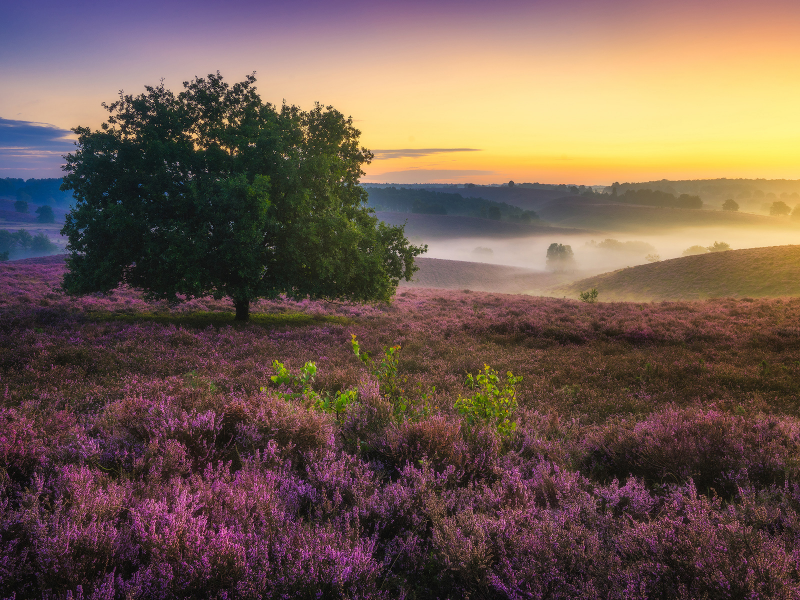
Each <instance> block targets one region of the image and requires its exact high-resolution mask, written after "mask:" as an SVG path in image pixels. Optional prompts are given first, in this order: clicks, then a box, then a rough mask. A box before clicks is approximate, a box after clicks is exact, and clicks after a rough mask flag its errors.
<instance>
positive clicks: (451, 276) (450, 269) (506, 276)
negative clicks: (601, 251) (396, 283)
mask: <svg viewBox="0 0 800 600" xmlns="http://www.w3.org/2000/svg"><path fill="white" fill-rule="evenodd" d="M414 262H415V263H416V264H417V266H418V267H419V271H417V273H416V274H415V275H414V278H413V279H412V280H411V281H410V282H405V281H401V282H400V286H401V287H413V288H439V289H448V290H472V291H481V292H498V293H505V294H521V293H531V292H537V291H543V290H547V289H549V288H552V287H554V286H557V285H563V284H564V283H565V282H566V281H569V280H571V279H575V277H574V276H571V275H570V274H564V273H549V272H545V271H535V270H533V269H523V268H520V267H511V266H508V265H492V264H487V263H477V262H469V261H462V260H443V259H438V258H422V257H420V258H416V259H415V261H414Z"/></svg>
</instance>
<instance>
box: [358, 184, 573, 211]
mask: <svg viewBox="0 0 800 600" xmlns="http://www.w3.org/2000/svg"><path fill="white" fill-rule="evenodd" d="M364 187H365V188H367V190H368V191H370V194H371V193H372V190H374V189H380V188H386V187H387V186H385V185H384V186H377V185H374V184H372V185H370V184H364ZM402 187H404V188H407V189H409V190H428V191H431V192H442V193H448V194H460V195H461V196H464V197H472V198H483V199H484V200H490V201H492V202H501V203H506V204H510V205H512V206H517V207H519V208H522V209H524V210H534V211H535V210H537V207H539V206H541V205H542V204H544V203H545V202H547V201H548V200H553V199H555V198H561V197H562V196H566V195H568V194H569V189H568V187H567V186H566V185H564V186H552V187H549V188H544V189H543V188H529V187H523V186H515V187H507V186H488V185H468V186H467V187H463V186H458V185H441V184H431V185H426V184H416V185H403V186H402Z"/></svg>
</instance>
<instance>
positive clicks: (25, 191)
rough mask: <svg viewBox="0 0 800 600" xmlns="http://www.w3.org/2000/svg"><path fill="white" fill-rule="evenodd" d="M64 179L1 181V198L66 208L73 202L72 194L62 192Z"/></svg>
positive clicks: (8, 179) (9, 179) (11, 179)
mask: <svg viewBox="0 0 800 600" xmlns="http://www.w3.org/2000/svg"><path fill="white" fill-rule="evenodd" d="M61 183H62V179H60V178H52V179H28V180H27V181H26V180H24V179H16V178H12V177H6V178H5V179H0V197H6V198H16V199H17V201H19V202H34V203H36V204H48V205H54V206H62V207H66V206H68V205H69V204H70V203H71V202H72V193H71V192H62V191H61V190H60V189H59V188H60V187H61Z"/></svg>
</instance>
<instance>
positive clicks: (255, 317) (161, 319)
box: [85, 310, 353, 329]
mask: <svg viewBox="0 0 800 600" xmlns="http://www.w3.org/2000/svg"><path fill="white" fill-rule="evenodd" d="M85 315H86V319H87V320H89V321H95V322H98V323H103V322H120V323H158V324H159V325H174V326H176V327H190V328H195V329H205V328H206V327H215V328H217V329H219V328H220V327H226V326H234V327H237V326H238V327H245V326H248V325H258V326H260V327H266V328H274V327H302V326H307V325H321V324H325V323H335V324H338V325H349V324H351V323H352V322H353V320H352V319H350V318H348V317H344V316H339V315H320V314H308V313H303V312H282V313H254V314H252V315H251V317H250V320H249V321H248V322H247V323H243V322H237V321H235V320H234V318H235V316H236V313H234V312H216V311H205V310H198V311H192V312H131V313H121V312H111V311H102V310H90V311H86V313H85Z"/></svg>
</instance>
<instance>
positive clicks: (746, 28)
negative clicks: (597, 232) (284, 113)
mask: <svg viewBox="0 0 800 600" xmlns="http://www.w3.org/2000/svg"><path fill="white" fill-rule="evenodd" d="M498 1H499V2H500V4H498V5H497V6H494V7H491V8H489V7H488V6H487V5H485V4H483V3H478V2H475V1H470V0H464V1H463V2H462V3H461V4H460V5H459V7H458V10H455V8H454V5H453V6H451V5H449V4H448V3H442V4H441V6H440V5H439V4H438V3H437V4H424V5H423V4H419V5H418V6H417V5H415V4H413V3H412V4H411V5H410V8H409V7H405V6H404V5H402V3H400V4H392V5H383V4H380V5H379V4H369V3H366V2H352V3H348V2H344V3H343V5H342V6H341V7H339V8H337V9H336V10H335V11H334V10H332V9H331V11H330V12H329V13H327V15H328V16H327V17H325V18H322V17H320V18H318V19H317V20H314V17H313V15H311V13H309V14H310V15H311V16H309V18H308V19H305V18H300V17H299V16H298V15H299V14H300V13H298V14H294V13H292V10H293V9H291V7H288V8H286V9H285V11H286V14H285V15H283V18H284V20H283V21H281V20H279V19H276V18H271V15H272V11H267V12H265V13H264V14H262V15H261V17H260V18H256V17H254V16H250V17H249V18H248V19H247V20H246V21H244V20H240V21H237V22H236V23H233V22H232V23H228V24H227V25H226V26H227V29H225V28H223V29H221V30H220V31H223V32H224V31H229V32H233V33H229V34H225V35H219V36H217V37H215V36H210V35H205V33H208V32H204V31H202V27H204V26H206V25H204V24H205V23H206V22H207V19H205V18H204V16H203V15H202V14H201V13H200V12H197V14H196V15H195V17H194V18H195V24H196V28H197V29H198V30H197V31H191V32H189V31H188V30H186V31H183V30H181V29H176V30H175V33H174V35H173V36H172V37H167V36H162V35H159V34H158V33H157V32H156V31H155V30H153V31H151V32H149V34H147V35H143V34H142V30H137V29H135V28H133V27H132V28H131V29H130V31H127V32H126V31H125V30H124V28H122V29H120V30H119V31H118V32H115V39H114V44H113V47H112V46H109V45H107V46H104V47H103V48H102V49H103V52H99V51H98V49H97V48H93V47H91V44H92V43H93V42H92V39H93V38H86V40H82V41H81V42H80V43H84V44H88V45H87V46H86V47H85V48H83V49H81V48H78V47H76V48H77V49H76V50H74V51H73V50H71V49H65V50H64V52H65V53H66V54H65V57H66V56H69V60H67V58H63V59H62V60H61V62H58V61H55V60H54V59H52V58H51V56H52V53H50V54H47V55H46V56H45V54H41V56H40V57H39V58H37V59H36V60H34V59H30V61H31V62H25V61H23V60H20V61H14V60H12V61H4V62H3V64H0V76H2V77H3V80H4V82H5V81H8V82H11V83H12V85H9V86H8V87H7V88H6V89H4V92H5V93H4V94H3V95H2V97H0V117H5V118H13V119H20V120H28V121H35V122H45V123H51V124H53V125H56V126H58V127H61V128H64V129H69V128H72V127H75V126H77V125H85V126H91V127H94V128H96V127H99V125H100V123H101V122H102V121H103V120H105V117H106V113H105V111H103V109H102V108H101V107H100V103H101V102H104V101H105V102H110V101H113V100H114V98H115V95H116V91H117V90H119V89H124V90H125V91H126V93H139V92H140V91H141V90H142V89H143V86H144V85H145V84H149V85H156V84H158V81H159V79H160V78H162V77H164V78H165V84H166V85H167V86H168V87H169V88H170V89H172V90H173V91H179V90H180V89H181V82H182V81H184V80H187V79H190V78H191V77H193V76H195V75H203V74H205V73H208V72H213V71H216V70H217V69H219V70H220V71H221V72H222V73H223V75H224V76H225V78H226V79H227V80H228V81H230V82H234V81H237V80H240V79H241V78H242V77H243V76H244V75H245V74H247V73H250V72H252V71H256V72H257V74H258V89H259V92H260V93H261V96H262V98H263V99H264V100H265V101H270V102H273V103H275V104H280V103H281V101H282V100H283V99H284V98H285V99H286V100H287V102H289V103H291V104H297V105H299V106H301V107H302V108H310V107H311V106H312V105H313V103H314V102H315V101H319V102H321V103H323V104H326V105H327V104H331V105H333V106H334V107H336V108H337V109H339V110H340V111H342V112H343V113H345V114H347V115H352V116H353V117H354V118H355V120H356V126H357V127H358V128H359V129H360V130H361V131H362V144H363V145H364V146H365V147H367V148H370V149H373V150H387V151H388V150H397V149H430V148H433V149H458V148H471V149H476V150H478V151H475V152H436V153H428V154H425V153H420V154H421V155H420V156H418V157H416V158H414V157H402V158H388V159H376V160H375V161H373V162H372V164H370V165H368V166H366V167H365V171H366V173H367V175H366V176H365V177H364V181H365V182H398V183H400V182H406V183H410V182H411V180H412V179H414V178H417V180H418V181H419V182H433V181H437V182H473V183H500V182H503V181H509V180H512V179H513V180H514V181H519V182H528V181H530V182H533V181H539V182H569V183H577V184H601V183H605V184H608V183H611V182H613V181H615V180H618V181H645V180H652V179H662V178H670V179H699V178H715V177H728V178H737V177H747V178H759V177H760V178H786V179H798V178H800V111H799V110H798V106H799V105H800V102H798V100H800V69H798V68H797V66H798V64H800V36H798V35H797V34H796V31H795V30H796V25H797V23H798V22H800V3H797V2H788V1H785V0H764V2H761V3H759V4H758V5H753V4H752V3H750V2H747V1H745V0H728V1H727V2H721V1H719V2H718V1H716V0H707V1H704V2H696V1H690V0H675V1H674V2H671V3H670V4H669V5H666V4H664V3H661V2H656V1H655V0H608V1H604V2H592V1H590V0H561V1H560V2H558V3H556V2H535V3H530V2H516V1H513V0H509V1H505V0H498ZM259 6H260V5H256V4H253V5H252V9H253V10H254V11H257V10H259V8H258V7H259ZM197 10H198V11H199V10H200V9H199V8H198V9H197ZM265 10H266V9H265ZM298 10H299V9H298ZM339 13H341V14H342V15H344V16H342V17H341V19H342V21H341V22H338V21H336V19H337V18H339V17H338V16H337V15H338V14H339ZM92 14H95V13H92ZM192 14H194V13H192ZM231 14H233V13H231ZM219 18H220V19H224V18H227V17H223V16H220V17H219ZM345 25H346V27H345ZM140 27H141V26H140ZM161 27H162V28H163V30H164V31H171V29H170V27H171V25H170V23H165V24H163V25H161ZM208 27H211V26H210V25H208ZM209 31H214V30H213V29H211V30H209ZM226 36H227V37H226ZM76 43H78V42H76ZM98 43H99V42H98ZM43 52H44V50H42V53H43ZM71 52H74V53H73V54H70V53H71ZM81 53H83V54H81ZM115 53H117V54H115ZM86 57H88V58H86ZM26 60H27V59H26ZM37 61H38V62H37ZM47 61H52V65H49V64H48V63H47ZM65 65H69V67H68V68H67V67H66V66H65ZM73 65H80V69H79V70H78V71H76V70H75V69H77V67H75V66H73Z"/></svg>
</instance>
